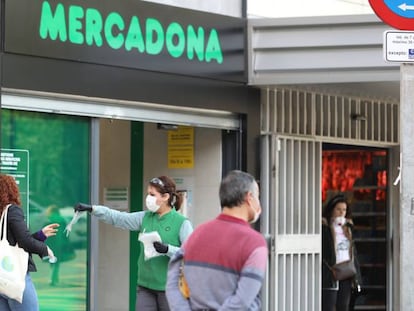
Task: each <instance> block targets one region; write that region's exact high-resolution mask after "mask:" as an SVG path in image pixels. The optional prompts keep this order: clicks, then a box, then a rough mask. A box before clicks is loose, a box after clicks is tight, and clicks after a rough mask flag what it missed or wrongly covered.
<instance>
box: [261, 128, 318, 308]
mask: <svg viewBox="0 0 414 311" xmlns="http://www.w3.org/2000/svg"><path fill="white" fill-rule="evenodd" d="M321 152H322V147H321V143H320V142H317V141H315V140H313V139H306V138H303V139H299V138H292V137H286V136H285V137H284V136H280V135H264V136H263V138H262V156H263V158H266V157H268V159H269V160H270V161H269V162H266V163H269V166H268V167H266V166H265V169H263V170H262V176H261V191H262V197H261V201H262V205H263V210H264V213H263V214H264V215H263V217H262V228H263V230H264V231H265V233H266V234H267V235H269V236H270V237H271V241H272V243H271V246H272V247H271V251H270V261H269V269H268V276H267V278H268V279H267V282H266V290H265V295H266V297H265V299H264V300H265V307H266V308H264V310H284V311H296V310H301V311H319V310H320V306H321V303H320V296H321V292H320V277H318V276H319V275H320V266H321V262H320V260H321V259H320V253H321V245H320V244H321V243H320V227H321V216H320V215H321V191H320V184H321V171H322V170H321Z"/></svg>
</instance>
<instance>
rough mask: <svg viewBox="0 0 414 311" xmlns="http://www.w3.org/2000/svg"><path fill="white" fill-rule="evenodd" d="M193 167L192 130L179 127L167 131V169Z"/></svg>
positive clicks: (191, 128)
mask: <svg viewBox="0 0 414 311" xmlns="http://www.w3.org/2000/svg"><path fill="white" fill-rule="evenodd" d="M193 167H194V128H193V127H188V126H179V127H178V129H177V130H171V131H168V168H193Z"/></svg>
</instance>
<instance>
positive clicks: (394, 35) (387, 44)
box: [383, 30, 414, 63]
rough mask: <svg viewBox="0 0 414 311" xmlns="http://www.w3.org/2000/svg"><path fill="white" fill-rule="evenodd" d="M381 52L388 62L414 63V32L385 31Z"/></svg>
mask: <svg viewBox="0 0 414 311" xmlns="http://www.w3.org/2000/svg"><path fill="white" fill-rule="evenodd" d="M383 50H384V59H385V60H386V61H388V62H400V63H408V62H414V32H409V31H391V30H390V31H385V32H384V48H383Z"/></svg>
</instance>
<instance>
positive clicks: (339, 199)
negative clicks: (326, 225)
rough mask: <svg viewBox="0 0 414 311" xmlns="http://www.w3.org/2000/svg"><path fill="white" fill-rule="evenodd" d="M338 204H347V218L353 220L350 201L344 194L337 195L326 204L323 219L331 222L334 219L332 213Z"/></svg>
mask: <svg viewBox="0 0 414 311" xmlns="http://www.w3.org/2000/svg"><path fill="white" fill-rule="evenodd" d="M338 203H345V204H346V215H345V218H351V217H352V213H351V207H350V206H349V203H348V199H347V198H346V196H345V195H344V194H342V193H340V194H337V195H335V196H334V197H332V198H331V199H330V200H329V201H328V203H326V205H325V208H324V210H323V212H322V217H323V218H325V219H326V220H328V221H329V220H330V219H331V217H332V212H333V210H334V208H335V206H336V204H338Z"/></svg>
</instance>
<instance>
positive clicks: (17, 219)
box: [1, 205, 48, 272]
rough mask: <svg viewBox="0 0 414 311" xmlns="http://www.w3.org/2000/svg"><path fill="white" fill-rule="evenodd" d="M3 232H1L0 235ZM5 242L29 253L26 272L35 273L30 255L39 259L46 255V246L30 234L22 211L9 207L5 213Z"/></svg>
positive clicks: (14, 206)
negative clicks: (37, 256)
mask: <svg viewBox="0 0 414 311" xmlns="http://www.w3.org/2000/svg"><path fill="white" fill-rule="evenodd" d="M2 234H3V231H1V235H2ZM7 240H8V241H9V243H10V244H11V245H16V243H17V244H18V245H19V247H21V248H23V249H24V250H25V251H26V252H28V253H29V265H28V268H27V269H28V271H30V272H31V271H36V265H35V263H34V261H33V259H32V253H33V254H38V255H39V256H40V257H45V256H47V255H48V251H47V246H46V244H45V243H43V242H41V241H40V240H41V237H38V235H37V234H33V235H32V234H30V232H29V229H28V228H27V225H26V222H25V220H24V214H23V210H22V209H21V208H20V207H18V206H16V205H11V206H10V207H9V210H8V213H7Z"/></svg>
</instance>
